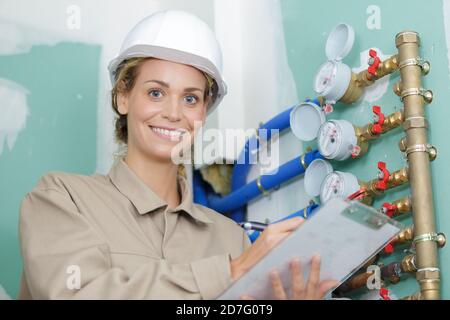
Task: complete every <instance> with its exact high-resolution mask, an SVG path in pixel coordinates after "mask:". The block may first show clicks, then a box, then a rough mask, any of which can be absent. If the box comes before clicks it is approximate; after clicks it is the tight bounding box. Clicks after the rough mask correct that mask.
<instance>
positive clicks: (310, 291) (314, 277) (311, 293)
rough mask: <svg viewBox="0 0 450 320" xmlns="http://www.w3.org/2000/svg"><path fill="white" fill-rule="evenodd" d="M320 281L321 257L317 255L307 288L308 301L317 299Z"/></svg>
mask: <svg viewBox="0 0 450 320" xmlns="http://www.w3.org/2000/svg"><path fill="white" fill-rule="evenodd" d="M319 280H320V256H319V255H315V256H314V257H313V258H312V261H311V272H310V273H309V279H308V284H307V287H306V299H307V300H312V299H317V291H318V285H319Z"/></svg>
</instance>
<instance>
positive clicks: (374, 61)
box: [367, 49, 381, 76]
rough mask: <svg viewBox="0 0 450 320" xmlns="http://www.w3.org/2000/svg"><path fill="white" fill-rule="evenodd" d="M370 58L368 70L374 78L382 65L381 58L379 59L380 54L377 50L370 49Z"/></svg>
mask: <svg viewBox="0 0 450 320" xmlns="http://www.w3.org/2000/svg"><path fill="white" fill-rule="evenodd" d="M369 56H370V58H371V59H370V60H369V61H370V62H369V68H368V69H367V71H369V73H370V74H371V75H373V76H376V75H377V70H378V66H379V65H380V63H381V60H380V58H379V57H378V54H377V52H376V51H375V50H373V49H370V50H369Z"/></svg>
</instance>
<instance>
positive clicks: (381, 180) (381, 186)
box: [376, 161, 390, 190]
mask: <svg viewBox="0 0 450 320" xmlns="http://www.w3.org/2000/svg"><path fill="white" fill-rule="evenodd" d="M378 169H379V170H380V174H381V177H380V176H379V177H378V181H377V185H376V187H377V189H378V190H386V188H387V182H388V180H389V175H390V173H389V171H388V169H386V163H385V162H382V161H380V162H378Z"/></svg>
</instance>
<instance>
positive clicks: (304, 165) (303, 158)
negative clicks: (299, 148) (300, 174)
mask: <svg viewBox="0 0 450 320" xmlns="http://www.w3.org/2000/svg"><path fill="white" fill-rule="evenodd" d="M305 156H306V153H304V154H302V156H301V157H300V163H301V164H302V166H303V168H305V170H306V168H308V165H307V164H306V162H305Z"/></svg>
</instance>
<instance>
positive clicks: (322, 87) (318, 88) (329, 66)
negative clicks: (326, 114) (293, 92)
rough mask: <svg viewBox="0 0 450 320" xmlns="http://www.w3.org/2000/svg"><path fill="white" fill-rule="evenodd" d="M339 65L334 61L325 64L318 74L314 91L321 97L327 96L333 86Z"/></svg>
mask: <svg viewBox="0 0 450 320" xmlns="http://www.w3.org/2000/svg"><path fill="white" fill-rule="evenodd" d="M336 72H337V63H335V62H333V61H327V62H325V63H324V64H323V65H322V66H321V67H320V68H319V71H318V72H317V74H316V77H315V79H314V91H315V92H316V93H317V94H319V95H322V96H323V95H325V94H326V93H327V92H329V91H330V88H332V86H333V81H334V80H335V78H336Z"/></svg>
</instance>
